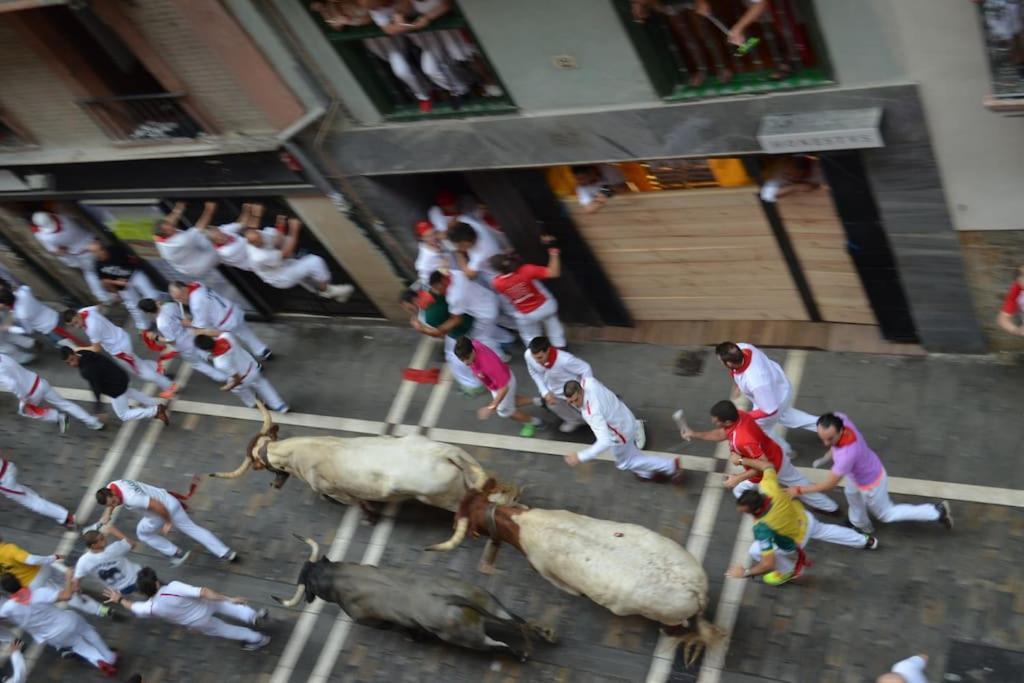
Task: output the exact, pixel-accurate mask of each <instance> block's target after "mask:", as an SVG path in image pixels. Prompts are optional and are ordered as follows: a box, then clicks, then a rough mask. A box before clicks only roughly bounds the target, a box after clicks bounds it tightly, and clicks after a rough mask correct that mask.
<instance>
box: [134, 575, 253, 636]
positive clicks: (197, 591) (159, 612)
mask: <svg viewBox="0 0 1024 683" xmlns="http://www.w3.org/2000/svg"><path fill="white" fill-rule="evenodd" d="M202 592H203V589H202V588H201V587H199V586H192V585H189V584H187V583H182V582H181V581H171V582H170V583H169V584H167V585H166V586H160V588H159V589H158V590H157V592H156V595H154V596H153V597H151V598H150V599H149V600H146V601H145V602H136V603H133V604H132V614H134V615H135V616H137V617H159V618H161V619H163V620H164V621H168V622H170V623H172V624H177V625H179V626H184V627H185V628H187V629H190V630H192V631H198V632H199V633H202V634H204V635H208V636H217V637H218V638H228V639H230V640H240V641H242V642H243V643H250V644H256V643H259V642H261V641H263V634H261V633H259V632H257V631H253V630H252V629H251V628H245V627H244V626H235V625H234V624H228V623H226V622H224V621H221V620H220V619H218V618H217V617H216V616H214V615H216V614H223V615H224V616H227V617H230V618H232V619H235V620H236V621H241V622H243V623H245V624H249V625H255V624H256V619H257V616H258V615H257V613H256V610H254V609H253V608H252V607H249V606H248V605H240V604H237V603H234V602H231V601H230V600H221V601H217V602H215V601H213V600H205V599H204V598H203V597H202Z"/></svg>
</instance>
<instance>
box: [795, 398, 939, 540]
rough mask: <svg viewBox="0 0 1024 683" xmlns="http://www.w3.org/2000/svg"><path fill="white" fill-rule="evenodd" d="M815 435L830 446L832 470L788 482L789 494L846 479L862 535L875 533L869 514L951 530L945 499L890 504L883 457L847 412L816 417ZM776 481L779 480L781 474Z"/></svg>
mask: <svg viewBox="0 0 1024 683" xmlns="http://www.w3.org/2000/svg"><path fill="white" fill-rule="evenodd" d="M818 436H819V437H820V438H821V442H822V443H823V444H825V445H826V446H828V447H829V448H831V449H832V451H831V453H832V460H833V465H832V471H831V472H829V473H828V476H827V477H826V478H825V481H823V482H821V483H819V484H811V483H810V482H806V483H800V484H798V485H795V486H794V485H792V484H788V485H789V489H788V490H789V494H790V495H797V496H799V495H804V496H806V495H807V494H813V493H815V492H817V491H831V490H832V489H834V488H835V487H836V486H838V485H839V482H841V481H843V479H844V478H845V479H846V482H845V483H844V485H843V490H844V491H845V493H846V502H847V503H848V504H849V507H850V510H849V515H850V524H852V525H853V526H855V527H857V529H859V530H860V531H861V532H863V533H865V534H873V533H875V528H874V525H873V524H872V523H871V517H872V516H873V517H875V518H876V519H879V520H881V521H883V522H885V523H886V524H889V523H890V522H938V523H939V524H941V525H942V526H944V527H946V529H947V530H952V529H953V515H952V513H951V512H950V510H949V503H948V502H946V501H944V500H943V501H940V502H938V503H924V504H922V505H908V504H901V505H893V504H892V500H891V499H890V498H889V475H888V474H887V473H886V471H885V466H884V465H882V460H881V459H880V458H879V457H878V454H876V453H875V452H874V451H873V450H871V447H870V446H868V442H867V440H866V439H865V438H864V435H863V434H861V433H860V430H858V429H857V427H856V425H854V424H853V421H852V420H851V419H850V418H849V417H847V416H846V414H844V413H825V414H824V415H822V416H821V417H819V418H818ZM815 464H817V463H815ZM779 481H782V479H781V477H780V479H779ZM783 483H786V482H783ZM869 512H870V513H871V514H870V515H869V514H868V513H869Z"/></svg>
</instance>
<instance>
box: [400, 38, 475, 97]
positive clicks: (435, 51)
mask: <svg viewBox="0 0 1024 683" xmlns="http://www.w3.org/2000/svg"><path fill="white" fill-rule="evenodd" d="M410 37H411V38H412V40H413V41H414V42H415V43H416V44H417V45H419V46H420V50H421V52H420V69H421V70H422V71H423V75H424V76H426V77H427V78H429V79H430V80H431V81H433V83H434V85H436V86H437V87H439V88H441V89H442V90H444V91H446V92H450V93H451V94H453V95H465V94H466V93H467V92H469V85H468V84H467V83H466V81H465V79H463V78H462V76H461V74H460V73H459V71H458V69H459V67H457V66H455V63H454V62H455V60H454V59H452V58H451V56H450V55H449V54H448V50H447V46H446V45H445V43H444V42H443V38H442V37H441V36H440V35H439V32H434V31H431V32H426V33H414V34H412V35H411V36H410Z"/></svg>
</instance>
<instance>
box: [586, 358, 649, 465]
mask: <svg viewBox="0 0 1024 683" xmlns="http://www.w3.org/2000/svg"><path fill="white" fill-rule="evenodd" d="M580 386H582V387H583V406H582V407H581V408H580V414H581V415H582V416H583V419H584V420H585V421H586V423H587V425H589V426H590V429H591V431H593V432H594V437H595V438H596V439H597V441H596V442H594V444H593V445H592V446H589V447H587V448H585V449H583V450H582V451H580V452H579V458H580V461H581V462H586V461H587V460H593V459H594V458H596V457H597V456H598V455H600V454H601V453H603V452H604V451H606V450H608V449H609V448H611V447H612V446H620V445H622V444H625V443H632V441H633V434H634V433H635V431H636V417H635V416H634V415H633V413H632V412H631V411H630V409H629V408H627V407H626V404H625V403H623V402H622V401H620V400H619V397H618V396H616V395H615V394H614V393H612V391H611V389H609V388H608V387H606V386H605V385H603V384H601V383H600V382H598V381H597V380H596V379H595V378H593V377H585V378H583V379H582V380H581V381H580Z"/></svg>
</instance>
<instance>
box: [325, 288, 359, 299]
mask: <svg viewBox="0 0 1024 683" xmlns="http://www.w3.org/2000/svg"><path fill="white" fill-rule="evenodd" d="M354 291H356V288H355V287H353V286H352V285H327V289H325V290H324V291H322V292H320V296H322V297H325V298H328V299H334V300H335V301H337V302H339V303H344V302H346V301H348V299H349V297H350V296H352V292H354Z"/></svg>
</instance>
